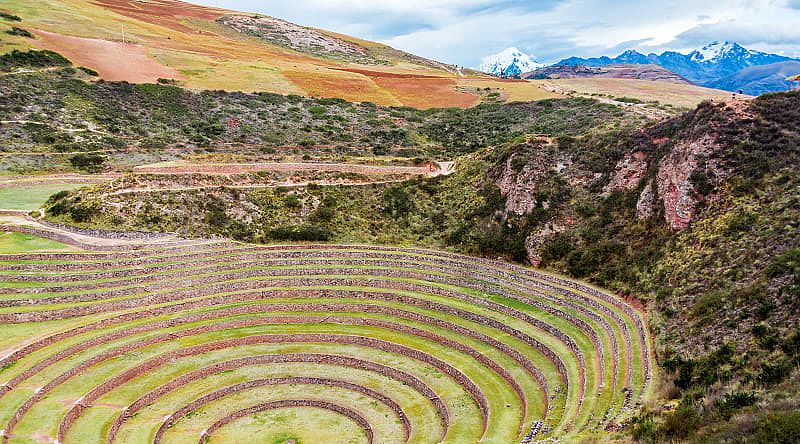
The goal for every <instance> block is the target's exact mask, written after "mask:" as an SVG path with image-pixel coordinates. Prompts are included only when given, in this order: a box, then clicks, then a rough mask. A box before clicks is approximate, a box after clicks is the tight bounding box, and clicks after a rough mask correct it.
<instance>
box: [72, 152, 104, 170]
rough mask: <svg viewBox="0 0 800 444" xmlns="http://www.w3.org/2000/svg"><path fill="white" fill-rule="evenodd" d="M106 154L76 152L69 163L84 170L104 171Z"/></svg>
mask: <svg viewBox="0 0 800 444" xmlns="http://www.w3.org/2000/svg"><path fill="white" fill-rule="evenodd" d="M105 161H106V158H105V156H101V155H100V154H84V153H81V154H76V155H74V156H72V157H70V159H69V163H71V164H72V166H73V167H75V168H77V169H79V170H84V171H86V172H89V173H99V172H101V171H103V164H104V163H105Z"/></svg>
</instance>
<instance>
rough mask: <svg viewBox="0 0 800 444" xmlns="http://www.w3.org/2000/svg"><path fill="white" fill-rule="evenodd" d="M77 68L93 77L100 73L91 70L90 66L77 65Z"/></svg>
mask: <svg viewBox="0 0 800 444" xmlns="http://www.w3.org/2000/svg"><path fill="white" fill-rule="evenodd" d="M78 69H80V70H81V71H83V72H85V73H86V74H88V75H90V76H93V77H97V76H99V75H100V74H99V73H98V72H97V71H95V70H93V69H92V68H87V67H85V66H79V67H78Z"/></svg>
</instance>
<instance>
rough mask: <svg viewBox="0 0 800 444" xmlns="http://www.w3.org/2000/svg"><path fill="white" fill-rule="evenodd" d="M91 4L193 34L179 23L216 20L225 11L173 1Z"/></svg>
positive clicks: (122, 0)
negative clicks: (182, 21) (189, 19)
mask: <svg viewBox="0 0 800 444" xmlns="http://www.w3.org/2000/svg"><path fill="white" fill-rule="evenodd" d="M92 3H94V4H95V5H98V6H102V7H104V8H107V9H111V10H112V11H114V12H117V13H119V14H122V15H124V16H126V17H130V18H134V19H137V20H141V21H143V22H147V23H152V24H154V25H159V26H164V27H167V28H170V29H174V30H176V31H180V32H195V31H194V30H193V29H191V28H189V27H187V26H185V25H183V24H182V23H181V20H183V19H184V18H196V19H202V20H216V19H217V18H219V17H221V16H223V15H224V14H225V11H223V10H221V9H214V8H207V7H205V6H199V5H193V4H190V3H183V2H179V1H173V0H149V1H148V2H147V3H142V2H140V1H133V0H97V1H94V2H92Z"/></svg>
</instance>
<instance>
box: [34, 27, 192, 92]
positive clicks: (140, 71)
mask: <svg viewBox="0 0 800 444" xmlns="http://www.w3.org/2000/svg"><path fill="white" fill-rule="evenodd" d="M33 32H34V33H35V34H36V35H37V36H38V37H39V38H40V41H41V42H42V43H43V46H44V47H45V48H47V49H50V50H53V51H56V52H58V53H60V54H63V55H64V56H65V57H66V58H68V59H70V60H71V61H72V62H73V63H75V64H76V65H82V66H88V67H90V68H93V69H95V70H97V72H98V73H100V76H101V77H102V78H103V79H105V80H109V81H121V80H124V81H127V82H131V83H155V82H156V81H157V80H158V79H159V78H168V79H185V76H183V75H182V74H181V73H179V72H178V71H177V70H175V69H174V68H170V67H169V66H164V65H162V64H161V63H159V62H158V61H156V60H154V59H152V58H151V57H150V56H149V55H148V54H147V48H146V47H144V46H141V45H136V44H133V43H122V42H113V41H109V40H101V39H87V38H82V37H73V36H67V35H61V34H56V33H54V32H48V31H42V30H33Z"/></svg>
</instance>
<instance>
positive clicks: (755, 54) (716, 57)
mask: <svg viewBox="0 0 800 444" xmlns="http://www.w3.org/2000/svg"><path fill="white" fill-rule="evenodd" d="M786 62H800V60H798V59H793V58H790V57H785V56H781V55H777V54H769V53H765V52H760V51H753V50H749V49H747V48H744V47H743V46H741V45H739V44H738V43H735V42H729V41H724V42H719V41H715V42H712V43H709V44H708V45H706V46H704V47H703V48H701V49H698V50H695V51H692V52H690V53H689V54H682V53H679V52H676V51H666V52H663V53H661V54H660V55H659V54H655V53H651V54H648V55H644V54H642V53H640V52H638V51H634V50H628V51H625V52H623V53H622V54H620V55H619V56H617V57H614V58H610V57H605V56H604V57H595V58H587V59H584V58H579V57H570V58H567V59H564V60H561V61H560V62H558V63H556V65H567V66H589V67H598V66H608V65H620V64H626V65H648V64H653V65H658V66H661V67H663V68H666V69H668V70H670V71H672V72H674V73H676V74H678V75H680V76H682V77H684V78H686V79H688V80H690V81H691V82H693V83H695V84H698V85H701V86H707V87H710V88H720V89H725V90H728V91H738V90H743V91H744V92H745V93H747V94H754V95H758V94H761V93H764V92H769V91H782V90H786V89H787V86H788V85H787V84H786V82H784V81H783V79H779V78H778V77H779V76H780V75H782V73H784V72H787V69H788V70H789V71H788V72H793V71H791V70H792V69H793V68H791V66H792V65H786V64H785V63H786ZM754 67H760V69H758V70H750V71H747V72H745V73H744V74H743V75H739V73H741V72H742V71H743V70H749V69H751V68H754ZM796 73H797V72H795V74H796ZM765 78H770V79H771V80H770V81H768V82H758V81H757V82H755V83H753V82H752V81H753V80H754V79H765ZM784 78H785V77H784Z"/></svg>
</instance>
